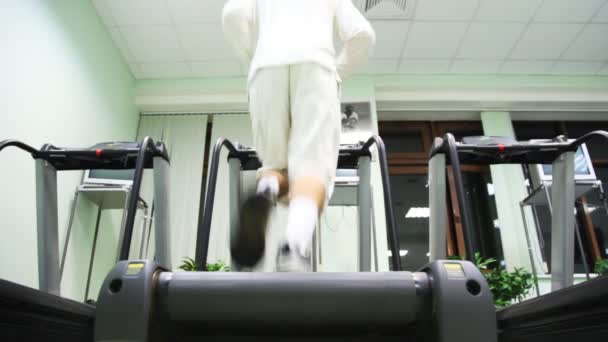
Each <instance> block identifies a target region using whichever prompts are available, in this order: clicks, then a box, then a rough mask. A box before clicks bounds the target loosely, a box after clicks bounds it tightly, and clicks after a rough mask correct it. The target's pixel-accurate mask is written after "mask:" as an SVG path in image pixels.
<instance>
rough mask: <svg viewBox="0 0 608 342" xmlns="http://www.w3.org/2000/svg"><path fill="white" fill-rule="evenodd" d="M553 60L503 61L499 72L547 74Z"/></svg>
mask: <svg viewBox="0 0 608 342" xmlns="http://www.w3.org/2000/svg"><path fill="white" fill-rule="evenodd" d="M553 64H554V62H553V61H550V60H544V61H518V60H508V61H505V63H504V64H503V66H502V68H501V69H500V71H499V73H501V74H526V75H539V74H548V73H549V71H550V70H551V68H552V67H553Z"/></svg>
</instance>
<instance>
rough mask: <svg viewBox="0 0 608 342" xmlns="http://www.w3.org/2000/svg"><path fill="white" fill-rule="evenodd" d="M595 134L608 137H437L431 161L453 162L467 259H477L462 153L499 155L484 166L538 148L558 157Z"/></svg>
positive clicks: (432, 149) (447, 135) (601, 132)
mask: <svg viewBox="0 0 608 342" xmlns="http://www.w3.org/2000/svg"><path fill="white" fill-rule="evenodd" d="M594 137H603V138H606V139H608V132H607V131H601V130H598V131H593V132H589V133H587V134H585V135H583V136H582V137H580V138H578V139H576V140H574V141H572V142H568V141H567V139H566V138H565V137H564V136H558V137H556V138H555V139H553V140H551V141H549V142H547V143H533V144H516V145H501V144H492V145H472V144H462V143H460V144H459V143H457V142H456V139H455V138H454V135H453V134H452V133H446V134H445V135H444V136H443V138H435V140H434V141H433V146H432V148H431V152H430V155H429V160H430V159H431V158H432V157H433V156H435V155H436V154H439V153H443V154H445V155H446V164H447V165H450V164H451V165H452V170H453V173H454V183H455V186H456V199H457V202H458V207H459V208H460V216H461V217H460V219H461V224H462V227H463V231H464V238H465V241H464V242H465V248H466V250H467V253H466V254H467V255H466V259H467V260H470V261H473V254H472V253H473V250H472V249H473V235H472V234H473V232H472V229H471V227H472V226H473V224H472V223H473V219H472V217H471V212H470V210H469V205H468V202H467V200H466V198H465V191H464V182H463V178H462V168H461V155H460V153H472V152H476V153H478V154H482V153H483V154H485V155H487V156H490V157H492V156H494V155H496V156H499V157H497V158H496V160H495V161H494V162H493V161H492V160H484V161H483V162H482V164H483V165H489V164H499V163H500V161H501V158H500V156H501V154H504V153H506V152H516V153H527V152H535V150H536V151H540V152H552V153H553V155H555V158H557V157H558V156H559V155H561V154H563V153H565V152H575V151H576V150H577V149H578V147H579V146H581V145H582V144H584V143H585V142H587V141H589V140H590V139H592V138H594ZM553 159H554V158H553ZM503 161H504V160H503ZM510 161H511V160H510Z"/></svg>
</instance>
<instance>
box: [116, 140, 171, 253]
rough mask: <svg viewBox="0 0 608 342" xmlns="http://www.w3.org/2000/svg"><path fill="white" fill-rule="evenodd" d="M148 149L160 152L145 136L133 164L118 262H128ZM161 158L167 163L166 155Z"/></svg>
mask: <svg viewBox="0 0 608 342" xmlns="http://www.w3.org/2000/svg"><path fill="white" fill-rule="evenodd" d="M149 149H152V151H154V152H155V153H159V154H160V151H159V150H158V149H157V148H156V145H155V144H154V140H152V138H151V137H149V136H146V137H145V138H144V139H143V140H142V143H141V144H140V145H139V151H138V152H137V159H136V163H135V174H134V175H133V185H132V186H131V195H130V196H129V206H128V209H127V218H126V220H125V227H124V237H123V241H124V242H123V243H122V244H121V249H120V251H119V252H120V254H119V260H128V259H129V251H130V250H131V243H130V241H131V239H132V237H133V226H134V225H135V216H136V214H137V204H138V202H139V192H140V189H141V181H142V179H143V176H144V168H145V163H146V157H147V156H146V154H147V152H148V150H149ZM161 155H162V156H163V158H165V159H166V160H167V161H169V159H168V156H167V155H166V154H161Z"/></svg>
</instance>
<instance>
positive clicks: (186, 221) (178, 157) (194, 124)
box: [131, 115, 208, 269]
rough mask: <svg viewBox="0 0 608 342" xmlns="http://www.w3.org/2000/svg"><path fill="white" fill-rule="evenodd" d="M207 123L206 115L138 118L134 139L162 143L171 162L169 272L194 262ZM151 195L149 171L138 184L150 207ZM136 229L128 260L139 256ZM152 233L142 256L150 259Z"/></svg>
mask: <svg viewBox="0 0 608 342" xmlns="http://www.w3.org/2000/svg"><path fill="white" fill-rule="evenodd" d="M207 120H208V118H207V115H142V116H141V120H140V124H139V130H138V134H137V139H138V140H141V139H143V138H144V137H145V136H150V137H152V138H153V139H154V141H155V142H156V141H162V142H164V143H165V144H166V145H167V149H168V152H169V157H170V160H171V168H170V170H171V171H170V172H171V174H170V181H169V202H170V208H169V215H170V226H169V227H170V228H169V229H170V230H171V234H170V236H171V265H172V268H173V269H175V268H177V266H179V263H180V262H181V260H182V259H183V258H184V257H190V258H194V254H195V249H196V235H197V223H198V210H199V200H200V189H201V181H202V175H203V163H204V154H205V139H206V133H207ZM153 193H154V186H153V174H152V170H148V171H146V173H145V176H144V179H143V181H142V189H141V196H142V198H143V199H144V200H145V201H146V202H147V203H148V204H150V205H151V204H152V203H153ZM139 227H141V221H140V222H139V223H136V229H135V232H134V236H133V244H132V247H131V257H137V255H138V254H139V246H140V243H141V239H142V230H141V229H140V228H139ZM153 232H154V229H152V234H151V236H150V242H149V249H148V253H147V255H146V256H145V257H147V258H150V259H151V258H153V257H154V233H153ZM144 238H145V236H144ZM145 240H147V239H145ZM146 242H147V241H144V243H146Z"/></svg>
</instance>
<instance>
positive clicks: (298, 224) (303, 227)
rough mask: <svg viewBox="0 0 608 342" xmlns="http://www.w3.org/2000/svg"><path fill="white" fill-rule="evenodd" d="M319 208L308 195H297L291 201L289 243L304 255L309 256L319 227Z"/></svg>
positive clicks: (294, 249)
mask: <svg viewBox="0 0 608 342" xmlns="http://www.w3.org/2000/svg"><path fill="white" fill-rule="evenodd" d="M318 219H319V208H318V207H317V202H315V201H314V200H312V199H311V198H308V197H296V198H293V199H291V201H290V202H289V213H288V214H287V244H288V245H289V248H290V249H291V250H293V251H296V252H297V253H298V254H300V256H302V257H308V255H309V249H310V243H311V241H312V236H313V234H314V231H315V228H316V227H317V221H318Z"/></svg>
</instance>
